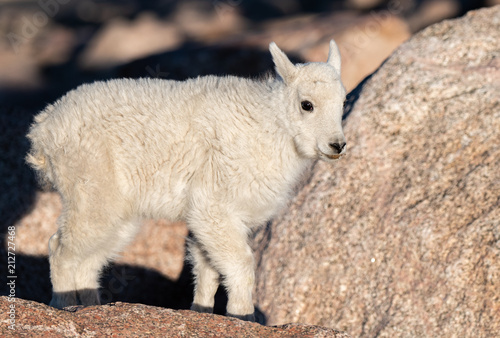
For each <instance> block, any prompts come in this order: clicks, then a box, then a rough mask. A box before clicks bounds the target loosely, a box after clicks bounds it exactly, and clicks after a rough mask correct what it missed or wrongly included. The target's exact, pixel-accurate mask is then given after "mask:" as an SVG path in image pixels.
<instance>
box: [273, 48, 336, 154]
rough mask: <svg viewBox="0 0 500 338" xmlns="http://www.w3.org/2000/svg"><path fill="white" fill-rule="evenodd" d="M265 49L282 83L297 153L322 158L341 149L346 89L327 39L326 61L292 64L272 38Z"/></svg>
mask: <svg viewBox="0 0 500 338" xmlns="http://www.w3.org/2000/svg"><path fill="white" fill-rule="evenodd" d="M269 50H270V52H271V55H272V57H273V61H274V64H275V66H276V72H277V73H278V75H279V76H280V77H281V79H282V80H283V82H284V84H285V89H284V91H285V92H284V94H285V95H284V97H285V102H283V106H284V107H286V114H287V117H286V121H287V124H288V128H289V129H290V132H291V134H292V136H293V139H294V142H295V146H296V148H297V150H298V152H299V154H300V155H301V156H304V157H307V158H320V159H323V160H326V161H329V160H334V159H338V158H339V157H340V156H341V155H343V154H344V153H345V145H346V141H345V137H344V133H343V131H342V114H343V105H344V100H345V96H346V91H345V88H344V86H343V85H342V81H341V79H340V52H339V49H338V47H337V44H336V43H335V41H333V40H331V41H330V52H329V55H328V61H327V62H326V63H325V62H311V63H305V64H297V65H294V64H293V63H292V62H290V60H289V59H288V57H287V56H286V55H285V53H283V52H282V51H281V50H280V49H279V48H278V46H276V44H275V43H274V42H272V43H271V44H270V46H269Z"/></svg>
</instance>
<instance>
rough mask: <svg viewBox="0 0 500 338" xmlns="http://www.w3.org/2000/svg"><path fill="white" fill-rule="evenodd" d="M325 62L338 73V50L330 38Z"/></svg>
mask: <svg viewBox="0 0 500 338" xmlns="http://www.w3.org/2000/svg"><path fill="white" fill-rule="evenodd" d="M326 62H327V63H328V64H330V65H332V66H333V67H334V68H335V69H336V70H337V71H338V72H339V74H340V50H339V47H338V46H337V44H336V43H335V41H334V40H330V51H329V52H328V61H326Z"/></svg>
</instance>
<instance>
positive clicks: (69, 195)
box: [27, 40, 345, 320]
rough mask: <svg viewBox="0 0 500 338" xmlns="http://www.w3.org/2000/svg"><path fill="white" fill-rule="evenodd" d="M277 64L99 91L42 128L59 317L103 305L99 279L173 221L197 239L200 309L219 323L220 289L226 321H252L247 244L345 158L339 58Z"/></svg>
mask: <svg viewBox="0 0 500 338" xmlns="http://www.w3.org/2000/svg"><path fill="white" fill-rule="evenodd" d="M270 51H271V54H272V56H273V60H274V63H275V65H276V70H277V73H278V76H277V77H276V78H270V79H267V80H262V81H255V80H250V79H243V78H237V77H233V76H226V77H215V76H206V77H198V78H196V79H189V80H187V81H182V82H179V81H167V80H159V79H140V80H129V79H120V80H112V81H107V82H95V83H93V84H87V85H82V86H80V87H78V88H77V89H75V90H73V91H70V92H69V93H67V94H66V95H65V96H63V97H62V98H61V99H59V100H58V101H57V102H55V103H54V104H53V105H49V106H48V107H47V108H46V109H45V110H44V111H42V112H41V113H40V114H39V115H37V116H36V117H35V123H34V124H33V125H32V127H31V130H30V132H29V134H28V137H29V139H30V140H31V144H32V148H31V150H30V152H29V154H28V156H27V161H28V162H29V164H30V165H31V166H32V167H33V168H34V169H35V170H36V171H37V173H38V176H39V177H40V179H41V181H43V182H45V183H47V184H50V185H52V186H53V187H54V188H55V189H56V190H57V191H58V192H59V193H60V195H61V198H62V202H63V212H62V214H61V216H60V217H59V219H58V225H59V228H58V230H57V232H56V233H55V234H54V235H53V236H52V237H51V239H50V241H49V251H50V254H49V260H50V269H51V271H50V272H51V281H52V285H53V297H52V301H51V305H52V306H54V307H57V308H63V307H65V306H69V305H75V304H77V303H78V302H80V303H82V304H84V305H93V304H100V301H99V294H98V288H99V284H98V279H99V274H100V271H101V270H102V267H103V266H104V265H105V264H106V263H107V262H109V260H111V259H113V258H114V257H115V256H116V255H117V254H119V252H120V251H121V250H122V249H123V248H124V246H125V245H126V244H127V243H129V242H130V241H131V240H132V239H133V237H134V235H135V234H136V233H137V231H138V230H139V228H140V226H139V225H140V221H141V220H142V219H144V218H165V219H170V220H184V221H186V223H187V225H188V228H189V230H190V231H191V232H192V234H193V235H194V240H193V241H192V242H191V243H189V246H190V247H189V250H190V256H191V258H190V259H191V261H192V263H193V272H194V275H195V279H196V286H195V295H194V301H193V306H192V309H194V310H198V311H204V312H211V311H212V308H213V305H214V294H215V292H216V290H217V287H218V285H219V282H220V281H222V283H223V284H224V286H225V287H226V289H227V291H228V304H227V313H228V314H229V315H232V316H236V317H239V318H243V319H247V320H253V314H254V307H253V302H252V288H253V284H254V262H253V254H252V251H251V249H250V247H249V245H248V235H249V233H250V232H251V230H253V229H254V228H255V227H256V226H258V225H262V224H264V223H265V222H266V221H267V220H269V219H270V218H271V217H272V216H273V215H274V214H275V213H276V212H277V211H278V210H279V208H281V207H282V206H283V205H284V204H285V203H286V201H287V199H288V197H289V195H290V193H291V191H292V190H293V187H294V186H295V184H296V182H297V180H298V179H299V178H300V175H301V173H302V172H303V171H304V169H305V167H306V166H307V165H308V164H310V162H311V161H313V160H314V159H318V158H320V159H323V160H327V161H331V160H334V159H336V158H338V157H340V155H342V154H343V153H344V151H345V150H344V146H345V139H344V135H343V133H342V127H341V119H342V105H343V102H344V99H345V89H344V87H343V86H342V83H341V80H340V55H339V52H338V48H337V46H336V44H335V43H334V42H333V40H332V42H331V43H330V54H329V58H328V62H327V63H309V64H298V65H293V64H292V63H291V62H290V61H289V60H288V58H287V57H286V55H285V54H284V53H283V52H282V51H281V50H280V49H279V48H278V47H277V46H276V45H275V44H274V43H272V44H271V45H270ZM221 277H222V278H221Z"/></svg>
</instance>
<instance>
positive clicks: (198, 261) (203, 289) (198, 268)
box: [189, 241, 220, 313]
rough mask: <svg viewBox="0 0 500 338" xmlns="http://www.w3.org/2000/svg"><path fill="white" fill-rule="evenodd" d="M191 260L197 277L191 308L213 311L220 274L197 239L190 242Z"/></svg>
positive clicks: (199, 310)
mask: <svg viewBox="0 0 500 338" xmlns="http://www.w3.org/2000/svg"><path fill="white" fill-rule="evenodd" d="M189 260H190V261H191V264H192V265H193V274H194V278H195V287H194V298H193V304H192V305H191V310H193V311H198V312H206V313H212V312H213V308H214V296H215V293H216V292H217V289H218V287H219V279H220V275H219V273H218V272H217V271H215V269H214V268H213V267H212V266H211V265H210V262H209V261H208V259H207V257H206V255H205V254H204V253H203V250H202V249H201V248H200V246H199V245H198V243H196V242H195V241H193V242H191V243H189Z"/></svg>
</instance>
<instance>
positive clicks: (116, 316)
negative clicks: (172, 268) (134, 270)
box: [0, 296, 350, 338]
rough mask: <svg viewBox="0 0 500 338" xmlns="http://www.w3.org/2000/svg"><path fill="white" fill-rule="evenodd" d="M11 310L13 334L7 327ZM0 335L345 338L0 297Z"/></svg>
mask: <svg viewBox="0 0 500 338" xmlns="http://www.w3.org/2000/svg"><path fill="white" fill-rule="evenodd" d="M11 305H14V310H15V315H13V317H15V318H14V319H15V330H13V329H11V328H9V326H10V325H11V313H9V312H10V311H11ZM0 308H1V309H2V311H1V313H0V322H1V323H2V325H1V329H0V336H8V335H18V336H26V335H27V336H37V337H40V336H50V337H66V336H71V337H94V336H134V337H140V336H164V337H166V336H168V337H335V338H347V337H350V336H349V335H348V334H347V333H344V332H340V331H337V330H334V329H329V328H324V327H320V326H313V325H305V324H286V325H281V326H273V327H269V326H263V325H260V324H257V323H249V322H245V321H241V320H239V319H236V318H229V317H224V316H219V315H212V314H204V313H197V312H193V311H189V310H172V309H167V308H160V307H155V306H148V305H143V304H130V303H122V302H117V303H110V304H107V305H102V306H90V307H82V306H75V307H72V308H68V309H67V310H57V309H54V308H52V307H50V306H47V305H45V304H42V303H37V302H34V301H29V300H24V299H20V298H15V301H9V297H5V296H1V297H0Z"/></svg>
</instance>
